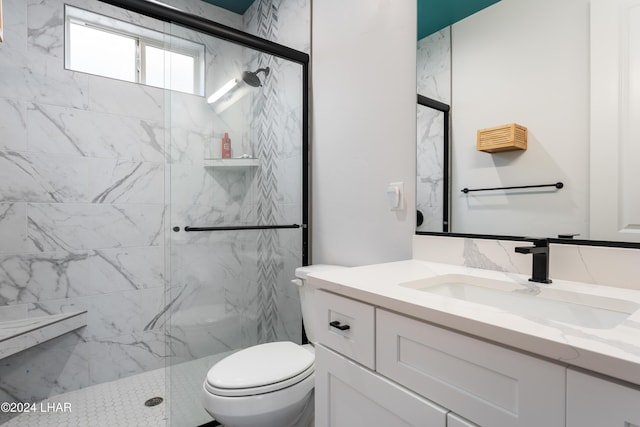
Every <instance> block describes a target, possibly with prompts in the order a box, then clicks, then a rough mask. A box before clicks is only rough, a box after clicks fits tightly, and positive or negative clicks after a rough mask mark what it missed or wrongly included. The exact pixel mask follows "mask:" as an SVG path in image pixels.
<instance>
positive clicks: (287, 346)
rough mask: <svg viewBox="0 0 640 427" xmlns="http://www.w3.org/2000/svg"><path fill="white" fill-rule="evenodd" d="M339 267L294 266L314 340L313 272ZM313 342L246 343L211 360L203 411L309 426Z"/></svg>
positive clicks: (229, 418)
mask: <svg viewBox="0 0 640 427" xmlns="http://www.w3.org/2000/svg"><path fill="white" fill-rule="evenodd" d="M335 268H340V267H338V266H335V265H321V264H320V265H310V266H307V267H300V268H297V269H296V277H297V279H295V280H293V281H292V282H293V283H294V284H296V285H298V287H299V288H298V290H299V292H300V303H301V306H302V320H303V322H304V327H305V331H306V333H307V338H308V339H309V342H311V343H315V334H314V333H315V326H314V322H313V310H314V305H313V304H314V302H313V292H314V289H313V288H311V287H310V286H306V283H305V282H306V278H307V275H308V274H310V273H312V272H314V273H315V272H318V271H321V270H329V269H335ZM314 359H315V354H314V349H313V344H305V345H298V344H295V343H292V342H289V341H284V342H273V343H267V344H260V345H256V346H253V347H249V348H246V349H244V350H241V351H239V352H237V353H234V354H232V355H230V356H228V357H225V358H224V359H222V360H221V361H219V362H218V363H216V364H215V365H214V366H213V367H212V368H211V369H210V370H209V372H208V373H207V378H206V379H205V380H204V384H203V397H202V402H203V405H204V408H205V409H206V411H207V412H208V413H209V414H210V415H211V416H212V417H213V418H215V419H216V420H217V421H218V422H220V423H221V424H222V425H224V426H225V427H255V426H260V427H293V426H295V427H308V426H312V425H313V415H314V411H313V387H314Z"/></svg>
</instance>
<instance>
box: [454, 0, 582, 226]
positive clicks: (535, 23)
mask: <svg viewBox="0 0 640 427" xmlns="http://www.w3.org/2000/svg"><path fill="white" fill-rule="evenodd" d="M452 85H453V88H452V147H453V152H452V161H453V167H452V182H451V185H452V189H451V193H452V221H451V222H452V230H453V231H455V232H462V233H485V234H502V235H524V234H526V235H547V236H554V237H555V235H556V234H558V233H580V234H581V238H588V206H589V205H588V179H589V167H588V161H589V0H563V1H561V2H559V1H557V0H502V1H500V2H499V3H496V4H494V5H493V6H491V7H489V8H486V9H484V10H482V11H480V12H478V13H476V14H475V15H472V16H471V17H469V18H467V19H465V20H463V21H461V22H459V23H457V24H454V25H453V27H452ZM512 122H516V123H519V124H521V125H523V126H526V127H527V128H528V130H529V148H528V149H527V151H519V152H509V153H501V154H487V153H483V152H479V151H476V148H475V144H476V131H477V129H482V128H487V127H492V126H498V125H502V124H506V123H512ZM556 181H563V182H564V184H565V188H564V189H562V190H560V191H556V192H550V193H549V192H544V193H538V194H514V192H509V194H508V196H505V194H504V193H498V192H493V193H470V194H469V195H464V194H462V193H461V192H460V189H462V188H464V187H469V188H474V187H476V188H477V187H496V186H510V185H526V184H546V183H554V182H556Z"/></svg>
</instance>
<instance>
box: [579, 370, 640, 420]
mask: <svg viewBox="0 0 640 427" xmlns="http://www.w3.org/2000/svg"><path fill="white" fill-rule="evenodd" d="M586 426H598V427H599V426H606V427H640V388H638V389H636V388H631V387H627V386H624V385H621V384H617V383H614V382H612V381H607V380H605V379H602V378H598V377H595V376H592V375H588V374H585V373H582V372H578V371H575V370H573V369H567V427H586Z"/></svg>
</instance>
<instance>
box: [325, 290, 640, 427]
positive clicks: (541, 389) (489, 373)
mask: <svg viewBox="0 0 640 427" xmlns="http://www.w3.org/2000/svg"><path fill="white" fill-rule="evenodd" d="M316 295H317V296H319V298H318V299H317V305H316V315H317V317H316V329H317V330H319V331H322V332H320V333H318V336H317V338H318V344H319V345H317V346H316V389H315V390H316V391H315V393H316V394H315V396H316V401H315V403H316V426H317V427H329V426H331V427H338V426H349V427H354V426H356V427H357V426H363V427H364V426H366V427H370V426H381V427H387V426H394V427H395V426H404V425H406V426H425V427H438V426H449V427H479V426H483V427H495V426H500V427H509V426H514V427H516V426H517V427H540V426H545V427H556V426H557V427H562V426H564V425H565V374H566V369H565V368H564V367H563V366H559V365H556V364H554V363H550V362H546V361H544V360H541V359H538V358H536V357H532V356H528V355H525V354H522V353H519V352H516V351H512V350H509V349H506V348H503V347H500V346H497V345H493V344H490V343H487V342H485V341H481V340H478V339H475V338H471V337H468V336H465V335H462V334H459V333H456V332H452V331H449V330H446V329H443V328H439V327H436V326H433V325H431V324H428V323H425V322H422V321H419V320H415V319H412V318H409V317H406V316H403V315H399V314H396V313H393V312H390V311H387V310H384V309H380V308H374V307H373V306H371V305H368V304H364V303H362V302H359V301H354V300H351V299H349V298H345V297H342V296H339V295H335V294H331V293H328V292H324V291H317V292H316ZM351 304H355V306H356V307H359V310H360V313H368V309H366V308H363V307H360V305H364V306H365V307H369V308H370V309H371V310H373V311H372V313H373V317H374V318H375V319H374V318H371V320H369V321H370V322H371V324H370V325H367V324H366V322H367V321H363V319H364V318H370V316H369V315H368V314H365V315H363V314H357V313H356V314H350V313H349V312H348V307H349V306H350V305H351ZM345 310H346V311H345ZM336 316H338V317H340V320H339V322H340V325H345V324H347V325H349V326H350V328H349V329H348V330H351V325H350V324H349V322H354V324H355V325H356V327H354V328H353V331H352V332H353V336H350V335H348V334H346V333H345V331H340V330H338V329H336V328H335V327H332V326H330V325H329V322H331V321H335V320H332V319H334V317H336ZM334 325H335V324H334ZM348 330H347V331H348ZM372 333H373V334H374V335H375V339H373V338H372V339H371V341H369V338H368V337H369V336H370V335H371V334H372ZM360 334H363V335H360ZM354 336H355V338H354ZM362 336H364V337H367V338H364V339H363V338H362ZM340 340H342V341H340ZM355 341H358V342H360V343H362V344H363V345H364V346H365V347H366V348H367V351H370V352H371V357H367V356H365V355H362V354H361V352H359V351H358V352H355V353H353V347H354V342H355ZM374 344H375V345H374ZM373 347H375V348H373ZM332 350H333V351H332ZM352 354H355V356H356V357H355V358H354V357H352ZM349 359H352V360H353V361H352V360H349ZM358 359H361V360H363V361H364V362H366V363H363V362H362V361H360V360H358ZM356 362H359V363H356ZM362 365H364V366H362ZM367 368H369V369H367ZM427 419H429V420H430V421H428V422H427V421H425V420H427ZM585 425H586V424H585ZM583 426H584V425H583ZM621 427H630V426H621ZM638 427H640V426H638Z"/></svg>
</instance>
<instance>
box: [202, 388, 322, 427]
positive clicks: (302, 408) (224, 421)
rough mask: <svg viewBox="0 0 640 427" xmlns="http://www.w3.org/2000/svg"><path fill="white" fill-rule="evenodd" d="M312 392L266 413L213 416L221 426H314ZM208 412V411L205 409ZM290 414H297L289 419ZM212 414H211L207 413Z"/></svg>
mask: <svg viewBox="0 0 640 427" xmlns="http://www.w3.org/2000/svg"><path fill="white" fill-rule="evenodd" d="M313 401H314V393H313V390H311V391H310V392H309V394H308V396H306V397H305V398H304V399H303V400H301V401H299V402H297V403H295V404H293V405H290V406H288V407H286V408H281V409H279V410H277V411H273V412H269V413H267V414H253V415H247V414H244V415H242V416H236V415H233V414H218V417H217V418H215V419H216V421H218V422H219V423H220V424H221V425H222V426H223V427H255V426H260V427H314V424H315V423H314V415H315V411H314V402H313ZM207 412H209V411H207ZM292 414H298V415H297V416H295V417H294V418H293V419H291V416H292ZM209 415H211V416H213V414H211V413H209Z"/></svg>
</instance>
